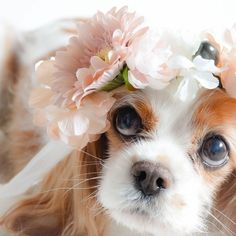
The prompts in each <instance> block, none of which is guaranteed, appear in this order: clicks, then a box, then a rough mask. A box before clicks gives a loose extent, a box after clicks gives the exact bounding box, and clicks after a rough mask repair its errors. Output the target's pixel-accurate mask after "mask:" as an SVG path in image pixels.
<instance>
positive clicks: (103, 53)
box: [97, 48, 110, 63]
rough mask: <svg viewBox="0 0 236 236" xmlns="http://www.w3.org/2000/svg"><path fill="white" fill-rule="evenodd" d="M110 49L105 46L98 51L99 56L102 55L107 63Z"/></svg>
mask: <svg viewBox="0 0 236 236" xmlns="http://www.w3.org/2000/svg"><path fill="white" fill-rule="evenodd" d="M109 51H110V49H109V48H104V49H101V50H100V51H99V52H98V53H97V56H98V57H100V58H101V59H102V60H103V61H105V62H106V63H108V62H109V58H108V53H109Z"/></svg>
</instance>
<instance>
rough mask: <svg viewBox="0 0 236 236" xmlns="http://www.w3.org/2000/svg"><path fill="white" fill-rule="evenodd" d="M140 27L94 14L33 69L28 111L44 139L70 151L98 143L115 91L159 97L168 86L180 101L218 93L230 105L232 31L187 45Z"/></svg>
mask: <svg viewBox="0 0 236 236" xmlns="http://www.w3.org/2000/svg"><path fill="white" fill-rule="evenodd" d="M143 21H144V20H143V17H138V16H137V15H136V14H135V13H130V12H128V9H127V7H124V8H121V9H120V10H118V11H117V10H116V9H115V8H113V9H111V10H110V11H108V12H107V13H106V14H103V13H101V12H98V13H97V14H96V15H95V16H93V18H91V19H90V20H87V21H86V22H82V23H79V25H78V36H75V37H72V38H71V39H70V41H69V44H68V46H67V47H66V48H65V49H64V50H62V51H58V52H57V53H56V56H55V58H51V59H50V60H47V61H44V62H42V63H41V64H40V65H39V66H38V68H37V70H36V74H37V78H38V81H39V83H40V87H38V88H36V89H34V91H33V92H32V94H31V97H30V105H31V106H33V107H34V108H36V110H35V116H34V121H35V123H36V124H37V125H40V126H46V127H47V131H48V134H49V136H50V137H51V138H53V139H61V140H63V141H64V142H65V143H67V144H69V145H70V146H72V147H73V148H77V149H82V148H83V147H84V146H86V145H87V143H88V142H92V141H95V140H96V139H98V138H99V136H100V134H102V133H104V132H106V131H107V130H108V128H109V122H108V120H107V114H108V112H109V110H110V109H111V107H112V106H113V104H114V102H115V98H114V96H113V95H114V91H115V89H116V88H118V87H120V86H124V87H126V89H127V90H129V91H131V92H132V91H134V90H137V89H144V88H145V87H151V88H153V89H157V90H160V89H165V88H168V86H169V85H170V84H171V83H172V81H175V82H176V83H177V86H176V89H175V91H174V96H175V97H176V98H177V99H181V100H183V101H185V100H188V99H191V98H193V97H194V96H195V94H196V92H197V91H198V90H199V89H200V88H206V89H214V88H217V87H222V88H223V89H224V90H225V91H226V92H227V93H228V94H229V95H231V96H234V97H236V74H235V73H236V63H234V62H235V61H236V35H235V34H236V27H234V28H233V29H232V30H231V31H229V30H227V31H226V32H225V34H224V35H223V40H222V42H220V41H218V40H216V39H215V38H214V36H213V35H212V34H210V33H207V32H205V33H203V34H202V35H200V36H198V37H196V38H195V39H194V41H193V42H194V43H193V42H191V43H188V41H187V40H186V39H185V38H184V37H183V36H181V35H180V36H178V35H177V36H176V35H175V36H174V35H172V34H171V33H169V32H162V33H154V32H153V31H152V30H150V29H149V28H148V27H144V26H143Z"/></svg>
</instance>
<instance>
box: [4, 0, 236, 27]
mask: <svg viewBox="0 0 236 236" xmlns="http://www.w3.org/2000/svg"><path fill="white" fill-rule="evenodd" d="M123 5H128V6H129V8H130V9H131V10H136V11H137V12H138V13H139V14H140V15H144V16H146V19H147V20H148V21H149V22H150V23H154V24H155V26H156V27H163V26H165V27H166V26H167V27H174V28H182V29H192V30H198V29H205V28H209V27H214V28H216V27H218V28H220V27H225V26H228V27H229V26H231V25H232V24H233V23H234V22H236V0H136V1H135V0H126V1H124V0H0V21H5V22H8V23H10V24H12V25H13V26H16V27H17V28H19V29H24V30H26V29H27V30H28V29H32V28H35V27H37V26H40V25H42V24H44V23H46V22H48V21H50V20H52V19H57V18H65V17H78V16H90V15H92V14H94V13H95V12H96V11H97V10H98V9H99V10H102V11H106V10H109V9H110V8H111V7H113V6H118V7H119V6H123Z"/></svg>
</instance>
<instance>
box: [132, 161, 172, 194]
mask: <svg viewBox="0 0 236 236" xmlns="http://www.w3.org/2000/svg"><path fill="white" fill-rule="evenodd" d="M131 173H132V175H133V176H134V180H135V186H136V188H137V189H138V190H141V191H142V192H143V194H145V196H154V195H157V194H158V193H159V192H160V190H161V189H167V188H169V187H170V186H171V182H172V176H171V174H170V172H169V171H168V170H167V169H166V168H165V167H163V166H161V165H159V164H154V163H151V162H148V161H140V162H136V163H135V164H134V165H133V166H132V168H131Z"/></svg>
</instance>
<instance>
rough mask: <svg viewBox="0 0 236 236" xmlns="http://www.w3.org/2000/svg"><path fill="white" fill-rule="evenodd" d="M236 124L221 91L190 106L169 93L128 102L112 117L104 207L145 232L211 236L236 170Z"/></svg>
mask: <svg viewBox="0 0 236 236" xmlns="http://www.w3.org/2000/svg"><path fill="white" fill-rule="evenodd" d="M235 117H236V101H235V100H234V99H232V98H229V97H228V96H227V95H226V94H224V93H223V92H222V91H220V90H216V91H213V92H212V91H211V92H205V93H201V94H200V95H199V96H198V97H197V98H196V99H195V101H193V102H191V103H188V104H186V103H181V102H178V101H176V100H173V98H171V96H170V95H169V94H168V93H167V92H161V91H160V92H159V91H158V92H157V91H152V90H144V91H142V92H140V91H138V92H135V93H132V94H126V95H122V98H121V99H118V101H117V103H116V104H115V106H114V108H113V110H112V111H111V114H110V120H111V124H112V127H111V129H110V130H109V131H108V133H107V136H108V140H109V157H108V159H106V160H105V165H104V167H103V172H102V180H101V183H100V188H99V191H98V197H99V200H100V202H101V203H102V205H103V206H104V207H105V208H106V209H107V210H108V212H109V214H110V215H111V217H112V218H114V219H115V220H116V221H118V222H120V223H122V224H124V225H127V226H128V227H130V228H132V229H135V230H137V231H139V232H148V233H152V234H156V235H174V234H176V235H182V234H188V233H193V232H196V231H204V230H205V228H204V226H205V223H206V222H207V217H208V216H209V215H211V213H210V210H211V207H212V205H213V204H214V196H215V194H216V193H217V192H218V191H219V189H220V187H221V186H222V184H223V183H224V181H225V179H226V178H227V177H228V176H230V174H231V173H232V170H233V168H234V167H235V160H234V158H235V144H236V131H235V128H236V121H235ZM164 233H165V234H164Z"/></svg>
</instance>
